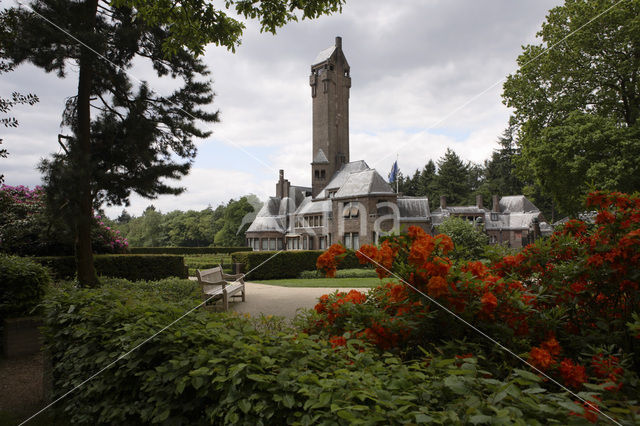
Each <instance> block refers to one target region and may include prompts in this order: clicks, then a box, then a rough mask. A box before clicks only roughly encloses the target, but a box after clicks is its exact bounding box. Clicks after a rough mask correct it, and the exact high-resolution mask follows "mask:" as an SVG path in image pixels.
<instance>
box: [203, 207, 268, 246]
mask: <svg viewBox="0 0 640 426" xmlns="http://www.w3.org/2000/svg"><path fill="white" fill-rule="evenodd" d="M254 197H255V196H254ZM256 200H257V198H256ZM254 205H255V206H254ZM256 207H257V205H256V202H255V201H254V202H253V204H252V203H250V202H249V200H248V199H247V197H242V198H240V199H239V200H238V201H234V200H231V201H229V204H227V206H226V208H225V209H224V214H223V216H222V218H220V219H218V221H219V222H220V223H222V227H221V228H220V230H219V231H218V232H217V233H216V234H215V235H216V236H215V240H214V242H215V245H217V246H243V245H245V244H246V239H245V236H244V233H245V231H246V230H247V228H248V227H249V225H251V221H246V220H244V221H243V219H244V218H245V217H247V215H248V214H250V213H257V211H258V209H256ZM254 218H255V215H252V217H251V220H253V219H254Z"/></svg>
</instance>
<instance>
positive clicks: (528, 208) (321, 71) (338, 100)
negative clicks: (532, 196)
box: [245, 37, 544, 251]
mask: <svg viewBox="0 0 640 426" xmlns="http://www.w3.org/2000/svg"><path fill="white" fill-rule="evenodd" d="M309 84H310V86H311V97H312V105H313V106H312V115H313V133H312V134H313V141H312V152H311V160H312V161H311V187H302V186H295V185H292V184H291V183H290V182H289V181H288V180H287V179H285V176H284V171H283V170H280V176H279V180H278V182H277V183H276V191H275V197H270V198H269V199H268V200H267V202H266V203H265V204H264V205H263V207H262V209H261V210H260V211H259V212H258V214H257V216H256V218H255V219H254V221H253V223H252V224H251V225H250V226H249V228H248V229H247V231H246V234H245V235H246V238H247V245H248V246H249V247H251V248H252V249H253V250H256V251H262V250H283V249H286V250H315V249H320V250H322V249H325V248H327V247H328V246H330V245H331V244H334V243H341V244H343V245H344V246H345V247H346V248H348V249H357V248H359V247H360V246H361V245H363V244H375V243H377V241H378V237H379V236H381V235H386V234H388V233H389V232H396V233H398V232H401V231H402V230H403V229H405V228H407V227H408V226H411V225H417V226H420V227H421V228H423V229H424V230H425V231H427V232H429V233H437V232H436V231H435V227H436V226H437V225H439V224H440V223H442V221H444V220H445V219H446V218H447V217H449V216H458V217H463V218H466V219H469V220H473V221H475V223H478V224H479V225H482V224H484V228H485V231H486V232H487V234H488V235H489V237H490V239H491V242H493V243H507V244H508V245H510V246H512V247H522V246H523V245H526V244H527V243H529V242H532V241H533V240H535V239H536V238H537V237H539V236H540V234H541V229H540V224H543V222H542V220H543V217H542V214H541V212H540V211H539V210H538V209H537V208H536V207H535V206H534V205H533V204H532V203H531V202H530V201H529V200H527V199H526V198H525V197H524V196H522V195H518V196H509V197H502V198H500V199H498V197H497V196H494V197H493V200H492V201H493V206H492V208H491V209H490V210H489V209H485V208H484V205H483V200H482V197H480V196H479V197H478V198H477V200H476V205H475V206H447V203H446V198H445V197H440V207H439V208H438V209H436V210H434V211H433V212H431V211H430V210H429V200H428V198H427V197H404V196H402V195H401V194H397V193H396V192H394V190H393V188H392V187H391V185H389V183H388V182H387V181H386V179H384V178H383V177H382V176H381V175H380V174H379V173H378V172H377V171H376V170H375V169H372V168H371V167H369V166H368V165H367V163H365V162H364V161H362V160H358V161H350V158H349V91H350V88H351V76H350V68H349V64H348V62H347V59H346V57H345V55H344V53H343V51H342V39H341V38H340V37H336V41H335V45H334V46H332V47H330V48H328V49H325V50H323V51H322V52H320V53H319V54H318V56H317V57H316V59H315V60H314V61H313V63H312V65H311V75H310V77H309ZM543 226H544V224H543Z"/></svg>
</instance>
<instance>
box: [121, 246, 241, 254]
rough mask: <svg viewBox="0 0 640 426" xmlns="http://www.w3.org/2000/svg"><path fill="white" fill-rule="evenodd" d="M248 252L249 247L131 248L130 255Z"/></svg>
mask: <svg viewBox="0 0 640 426" xmlns="http://www.w3.org/2000/svg"><path fill="white" fill-rule="evenodd" d="M246 250H250V248H249V247H131V248H130V251H131V254H224V253H235V252H237V251H246Z"/></svg>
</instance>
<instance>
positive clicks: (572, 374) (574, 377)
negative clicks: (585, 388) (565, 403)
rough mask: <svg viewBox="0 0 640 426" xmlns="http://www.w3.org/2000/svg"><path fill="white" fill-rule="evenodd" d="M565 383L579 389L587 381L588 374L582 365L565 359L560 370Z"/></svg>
mask: <svg viewBox="0 0 640 426" xmlns="http://www.w3.org/2000/svg"><path fill="white" fill-rule="evenodd" d="M558 370H559V371H560V375H561V376H562V379H563V380H564V383H565V384H566V385H568V386H572V387H575V388H578V387H580V386H582V384H583V383H584V382H586V381H587V374H586V372H585V369H584V367H583V366H582V365H578V364H575V363H574V362H573V361H572V360H570V359H569V358H565V359H564V360H563V361H562V362H561V363H560V367H559V368H558Z"/></svg>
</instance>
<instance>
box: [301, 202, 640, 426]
mask: <svg viewBox="0 0 640 426" xmlns="http://www.w3.org/2000/svg"><path fill="white" fill-rule="evenodd" d="M587 207H588V208H596V209H598V214H597V217H596V227H594V228H591V229H590V228H588V227H587V226H586V224H584V223H583V222H580V221H570V222H569V223H567V224H566V225H565V227H564V228H563V229H560V230H558V231H556V232H555V233H554V235H553V236H552V237H550V238H548V239H545V240H539V241H537V242H536V243H535V244H531V245H529V246H527V247H526V248H525V249H524V250H522V251H521V252H520V253H519V254H517V255H515V256H511V255H508V256H505V257H503V258H501V259H500V260H499V261H497V262H491V263H488V264H483V263H481V262H467V263H463V264H461V265H459V266H456V265H454V264H453V262H452V261H451V259H450V258H449V257H448V254H449V253H451V252H452V250H453V243H452V241H451V239H450V238H449V237H448V236H446V235H438V236H436V237H432V236H431V235H428V234H426V233H425V232H424V231H423V230H421V229H420V228H418V227H411V228H409V232H408V235H403V236H398V237H394V238H392V239H388V240H386V241H385V242H384V243H383V244H382V245H381V246H380V247H375V246H370V245H365V246H363V247H361V249H360V252H359V253H358V256H359V257H360V259H361V261H362V262H364V263H369V262H370V261H369V259H373V260H374V261H375V264H376V266H377V269H376V271H377V272H378V273H379V276H380V277H385V276H389V272H387V270H392V271H393V272H394V274H397V275H399V276H401V277H402V278H403V279H404V281H405V282H407V283H409V284H410V285H411V286H412V287H413V288H415V289H417V290H419V291H420V292H421V293H422V294H420V293H418V292H415V291H410V290H409V289H408V287H407V286H405V285H395V284H392V283H390V284H387V285H386V286H382V287H379V288H377V289H374V290H372V291H370V292H369V293H368V294H366V295H365V294H364V293H360V292H357V291H351V292H349V293H335V294H333V295H325V296H323V297H321V298H320V302H319V303H318V305H316V307H315V312H314V313H311V314H310V315H309V317H308V318H307V321H306V330H307V331H308V332H309V333H319V334H321V335H323V336H324V337H325V338H327V339H334V341H337V340H335V339H340V338H341V336H345V335H355V336H358V337H360V338H362V339H363V340H366V341H368V342H370V343H372V344H374V345H376V346H377V347H378V348H380V349H382V350H394V351H396V352H398V353H402V354H403V356H405V357H407V358H409V359H410V358H412V357H416V356H419V355H420V354H419V353H416V350H415V348H416V347H418V345H422V346H425V347H430V346H432V347H434V350H435V348H437V350H439V351H442V348H443V347H444V346H446V345H447V344H448V343H449V342H450V341H451V340H452V339H463V340H465V341H468V342H470V343H473V344H476V345H479V346H478V347H479V353H478V352H476V353H477V354H478V356H480V355H482V356H486V357H487V358H488V359H489V361H491V362H490V364H489V365H490V366H492V367H488V368H489V370H490V372H491V373H492V374H493V375H495V376H496V377H497V378H500V379H502V378H504V376H503V375H502V373H501V372H500V369H499V368H496V367H497V366H499V365H502V364H504V363H507V362H513V361H514V359H513V358H512V357H511V356H510V355H509V354H507V353H506V352H502V351H497V350H496V348H495V346H494V344H493V343H492V342H490V341H488V340H487V339H485V338H484V337H483V336H482V335H480V334H479V333H478V332H477V331H476V330H474V329H472V328H471V327H469V326H468V324H473V325H474V326H475V327H477V328H478V329H480V330H482V331H483V332H485V333H487V334H488V335H490V336H493V337H494V338H498V339H499V341H500V343H501V344H502V345H504V346H506V347H508V348H510V349H511V350H513V351H514V352H515V353H522V354H527V355H526V357H527V358H528V361H529V363H530V364H531V365H532V366H534V367H535V368H536V369H537V371H538V372H544V373H545V374H548V375H549V376H550V377H553V378H554V379H555V380H557V381H558V382H560V383H562V384H564V385H565V386H567V387H569V388H571V389H573V390H575V391H576V392H581V391H582V393H581V395H584V394H585V392H586V391H590V392H593V394H594V395H595V396H598V397H599V398H601V399H602V401H603V405H604V407H603V409H604V410H605V411H607V410H611V411H609V413H615V415H614V417H618V418H619V420H622V421H626V420H630V421H633V420H635V421H638V420H640V418H639V417H638V407H637V402H636V400H637V395H638V394H639V389H638V386H639V384H640V380H639V378H638V373H639V372H640V355H639V352H640V346H639V345H640V333H638V330H640V321H638V320H639V318H640V317H639V314H640V292H639V291H638V290H639V288H638V285H639V284H638V281H639V279H640V267H639V265H640V196H632V197H629V196H626V195H624V194H619V193H612V194H606V193H601V192H596V193H592V194H590V196H589V197H588V199H587ZM341 251H342V250H339V249H335V248H330V249H329V250H328V251H327V253H325V254H324V255H323V256H321V258H319V260H318V267H319V268H321V269H324V270H325V271H327V273H332V272H333V270H334V269H333V268H334V266H335V264H336V263H337V262H339V256H340V252H341ZM380 265H383V266H384V268H382V267H381V266H380ZM435 302H437V304H436V303H435ZM442 307H445V308H446V309H448V310H449V311H448V312H447V311H445V310H444V309H442ZM451 312H455V313H456V314H457V315H458V316H459V317H461V318H462V319H463V320H464V321H465V322H466V324H465V323H463V322H462V321H457V320H455V319H454V318H452V315H451ZM458 350H459V349H458ZM544 387H545V388H547V389H549V390H552V389H557V387H555V384H553V383H551V382H548V383H547V384H546V385H545V386H544ZM587 411H589V410H587ZM583 414H584V415H585V417H587V418H588V419H589V420H594V419H595V418H597V416H596V417H593V416H592V414H593V412H591V414H589V413H587V412H585V413H583Z"/></svg>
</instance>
